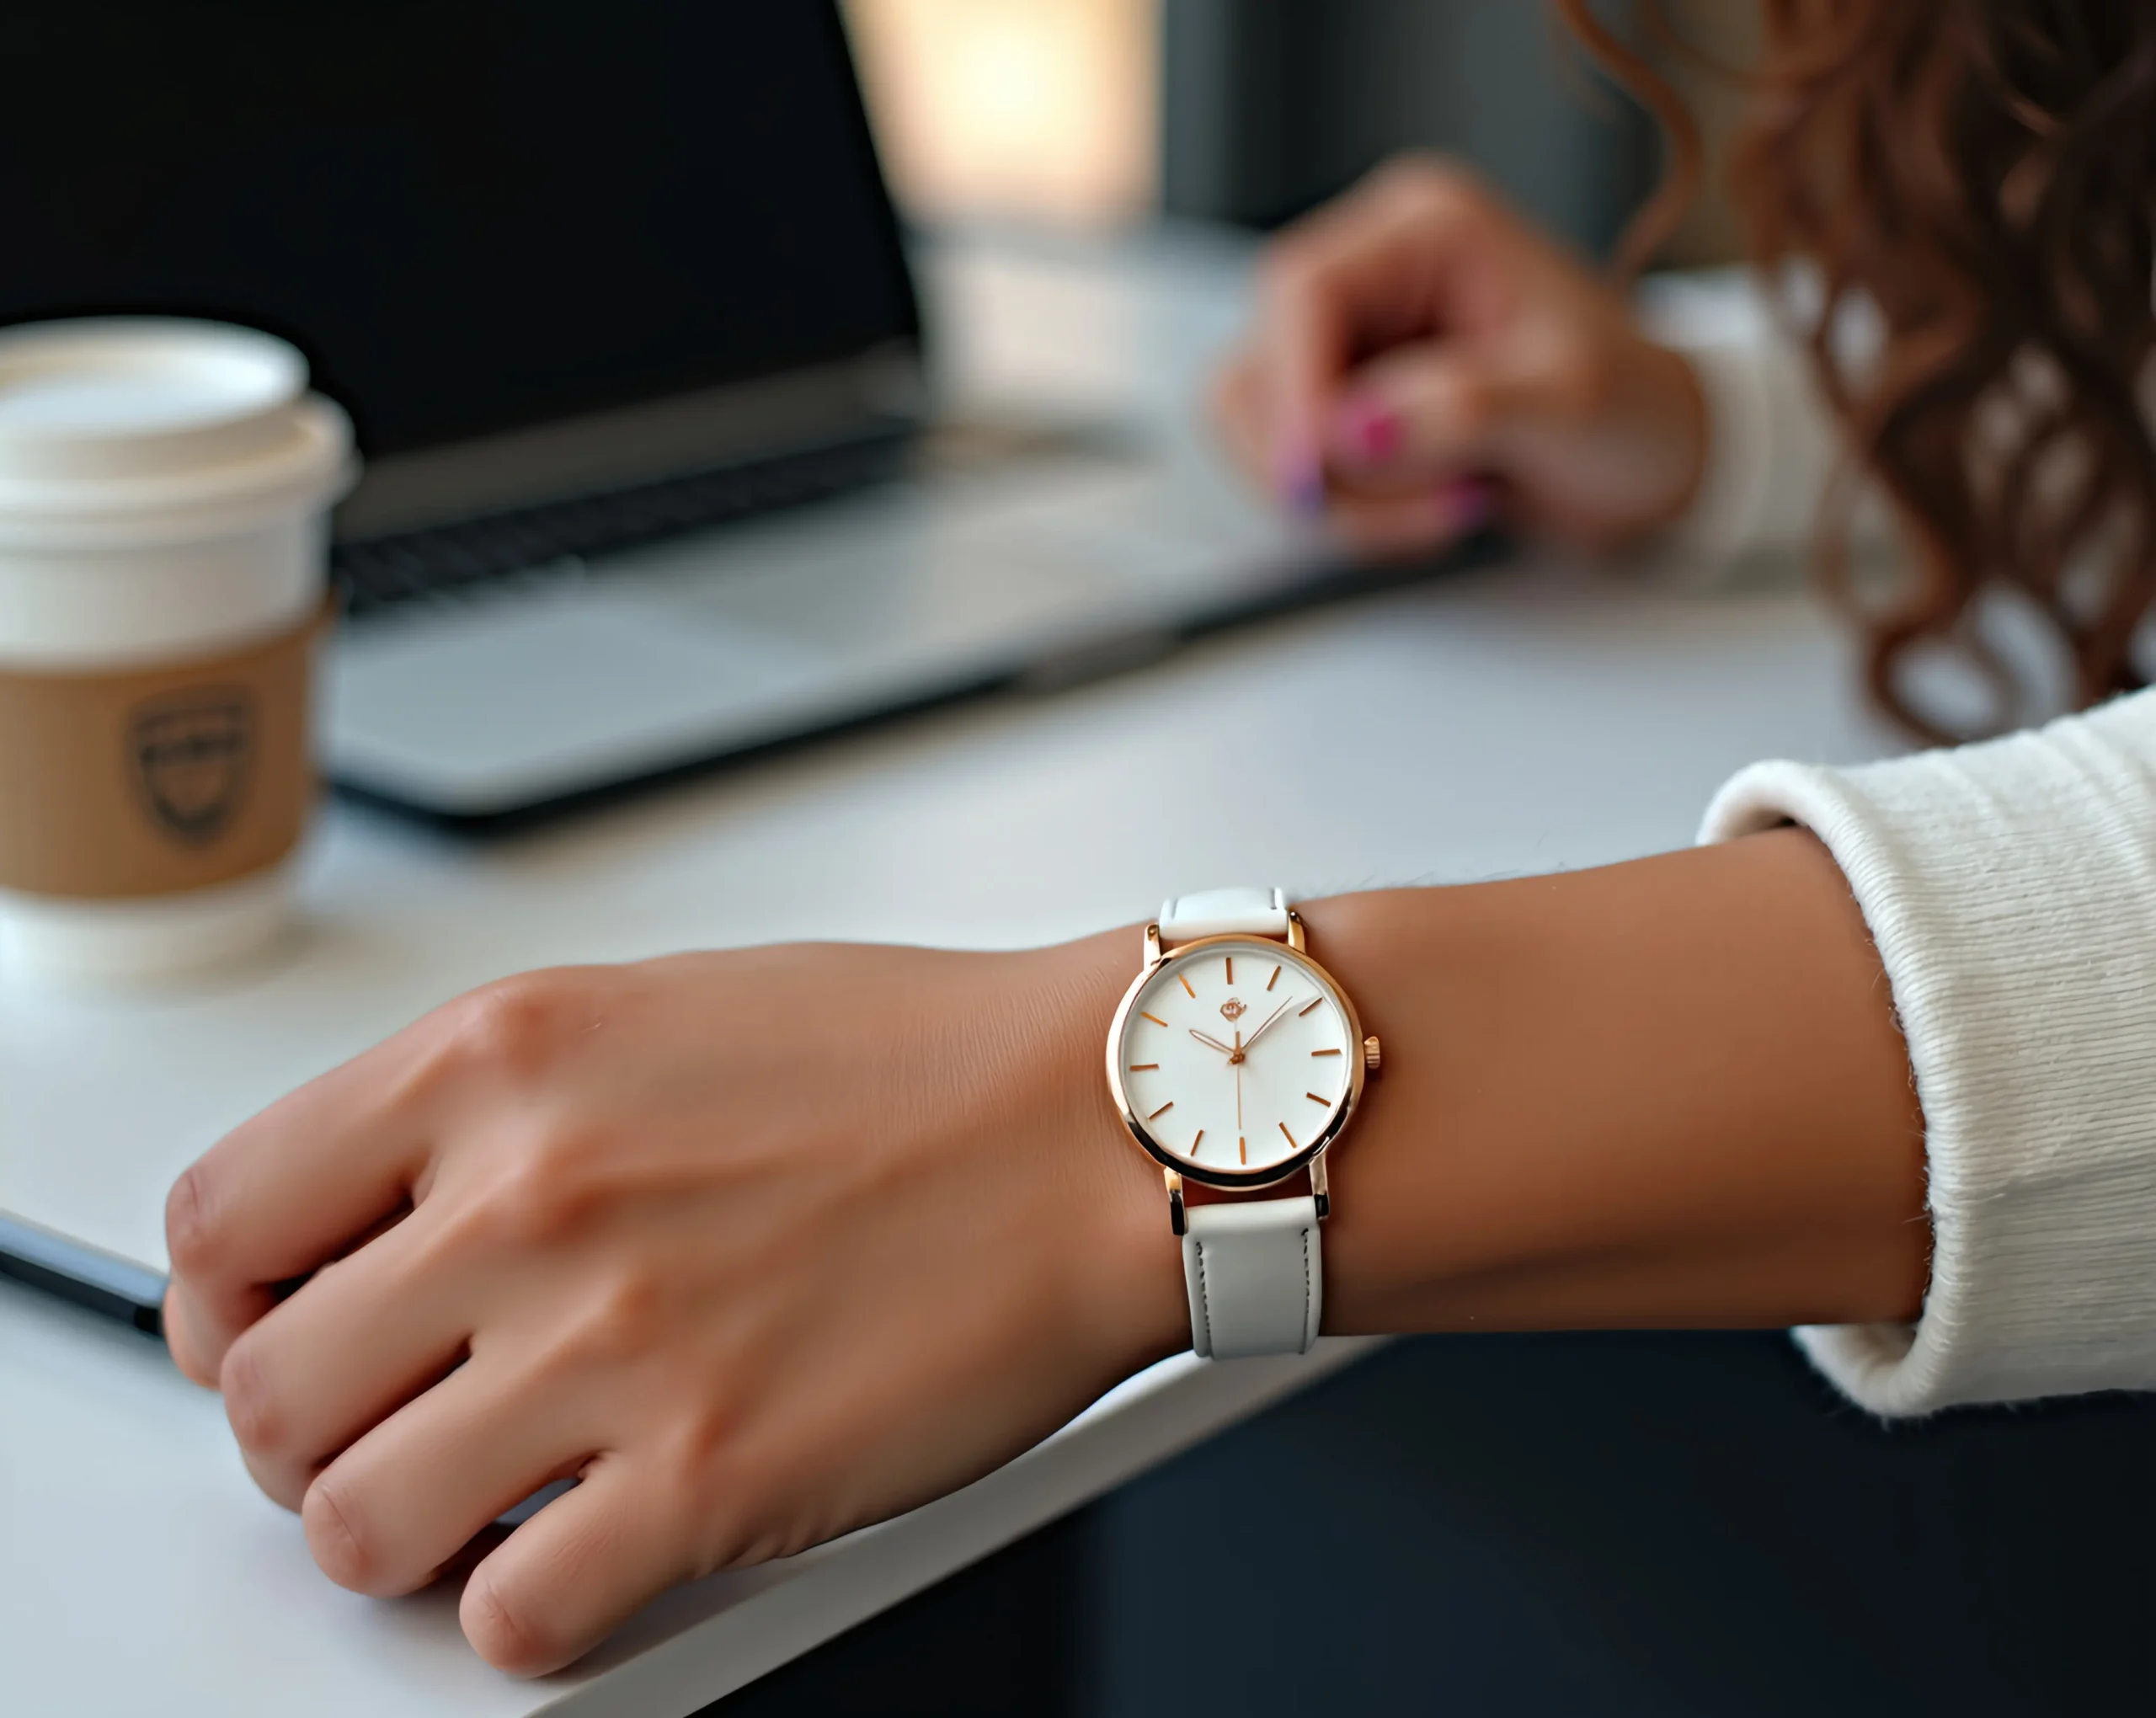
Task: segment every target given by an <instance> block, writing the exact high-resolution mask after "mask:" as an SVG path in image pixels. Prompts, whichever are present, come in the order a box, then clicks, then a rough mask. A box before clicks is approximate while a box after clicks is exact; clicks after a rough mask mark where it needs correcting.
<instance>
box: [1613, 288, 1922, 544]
mask: <svg viewBox="0 0 2156 1718" xmlns="http://www.w3.org/2000/svg"><path fill="white" fill-rule="evenodd" d="M1640 320H1641V327H1642V328H1644V329H1645V331H1646V333H1648V334H1649V335H1650V336H1652V338H1653V339H1656V340H1657V341H1659V342H1660V343H1661V344H1663V345H1665V346H1668V347H1669V348H1670V349H1673V351H1676V352H1678V353H1679V354H1681V355H1683V356H1684V359H1685V360H1686V361H1687V362H1688V363H1689V364H1690V365H1691V367H1692V373H1693V375H1694V376H1695V377H1696V378H1697V379H1698V381H1699V384H1700V395H1701V397H1702V398H1703V399H1704V400H1705V404H1706V412H1707V453H1706V462H1705V467H1703V469H1702V470H1701V472H1700V485H1699V488H1698V491H1697V492H1696V494H1694V497H1693V499H1692V504H1691V506H1690V507H1689V509H1688V510H1686V513H1685V515H1684V518H1683V519H1682V520H1679V521H1678V523H1677V524H1676V525H1675V526H1673V527H1672V528H1671V529H1670V530H1669V531H1666V532H1664V533H1663V534H1662V536H1661V537H1659V538H1658V539H1657V541H1656V542H1655V544H1654V545H1653V548H1654V553H1655V558H1656V560H1657V564H1660V565H1662V566H1665V567H1670V568H1677V569H1679V570H1680V572H1681V573H1682V574H1684V575H1688V576H1689V578H1690V579H1691V580H1692V581H1693V582H1694V583H1698V584H1713V583H1716V582H1721V581H1725V580H1727V579H1732V578H1734V577H1738V576H1742V575H1744V574H1748V573H1756V572H1759V571H1765V572H1768V573H1769V574H1771V575H1772V576H1774V577H1777V578H1780V579H1793V578H1796V577H1799V576H1801V573H1802V570H1803V565H1804V558H1803V551H1804V549H1805V548H1806V546H1807V545H1808V544H1809V542H1811V539H1812V531H1813V526H1815V524H1816V523H1817V519H1818V515H1819V504H1820V502H1821V500H1822V498H1823V497H1824V495H1825V494H1826V492H1827V488H1828V480H1829V479H1830V478H1832V477H1833V473H1834V471H1835V468H1836V467H1837V465H1838V462H1839V459H1840V455H1841V440H1840V435H1839V432H1838V430H1837V428H1836V426H1835V424H1834V422H1833V418H1832V416H1831V414H1830V413H1828V410H1827V408H1826V404H1825V402H1824V401H1823V400H1822V398H1821V397H1820V395H1819V391H1818V388H1817V386H1816V384H1815V383H1814V381H1813V379H1812V363H1811V360H1810V359H1809V358H1808V357H1807V356H1806V354H1805V353H1803V352H1802V351H1801V350H1800V349H1798V348H1797V347H1796V346H1795V345H1793V344H1790V341H1789V340H1788V339H1785V337H1784V335H1783V332H1782V330H1780V328H1778V327H1777V325H1776V323H1775V322H1774V317H1773V314H1772V312H1771V311H1770V310H1769V306H1768V303H1767V301H1766V300H1765V299H1764V297H1763V296H1761V294H1760V293H1759V291H1758V288H1757V286H1756V285H1755V283H1754V282H1753V279H1752V277H1751V275H1749V273H1748V272H1747V271H1745V270H1742V269H1710V270H1705V271H1702V272H1700V273H1698V274H1690V275H1659V276H1657V277H1655V278H1654V279H1653V280H1650V281H1649V282H1648V283H1647V285H1646V287H1645V288H1644V289H1643V291H1642V293H1641V302H1640ZM1849 523H1850V529H1851V542H1852V545H1853V546H1855V547H1870V546H1872V545H1875V544H1878V543H1882V542H1886V541H1887V537H1888V534H1889V524H1888V515H1887V512H1886V510H1885V509H1884V508H1883V507H1882V506H1881V504H1879V502H1878V500H1877V498H1876V496H1872V495H1870V494H1864V495H1861V496H1860V500H1859V504H1858V506H1857V509H1856V511H1855V513H1854V515H1852V517H1851V519H1850V521H1849Z"/></svg>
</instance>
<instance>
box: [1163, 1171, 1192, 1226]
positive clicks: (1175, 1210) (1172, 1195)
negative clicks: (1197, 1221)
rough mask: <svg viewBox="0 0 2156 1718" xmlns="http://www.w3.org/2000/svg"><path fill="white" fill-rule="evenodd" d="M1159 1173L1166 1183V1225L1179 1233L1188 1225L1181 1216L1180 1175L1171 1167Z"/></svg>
mask: <svg viewBox="0 0 2156 1718" xmlns="http://www.w3.org/2000/svg"><path fill="white" fill-rule="evenodd" d="M1161 1176H1162V1177H1163V1178H1164V1179H1165V1180H1166V1182H1167V1184H1168V1227H1169V1228H1171V1229H1172V1230H1175V1232H1176V1233H1177V1235H1181V1234H1182V1232H1183V1231H1184V1230H1187V1229H1188V1228H1189V1227H1190V1224H1188V1223H1187V1221H1186V1220H1185V1219H1184V1217H1183V1210H1182V1176H1179V1175H1177V1173H1176V1172H1175V1171H1173V1170H1172V1169H1164V1170H1162V1171H1161Z"/></svg>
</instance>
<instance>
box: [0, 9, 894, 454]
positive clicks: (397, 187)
mask: <svg viewBox="0 0 2156 1718" xmlns="http://www.w3.org/2000/svg"><path fill="white" fill-rule="evenodd" d="M0 88H5V90H6V92H7V95H6V99H4V100H0V234H3V235H5V237H4V239H0V324H4V323H15V322H21V321H29V320H35V319H37V318H40V317H54V316H74V315H82V314H86V313H89V314H100V313H108V312H121V313H125V312H163V313H170V314H179V315H189V316H205V317H218V318H221V319H225V320H228V321H232V322H237V323H247V324H249V325H251V326H253V327H256V328H266V329H268V330H270V332H272V333H279V334H281V335H283V336H285V337H286V339H290V340H292V341H293V342H295V343H296V344H297V345H299V346H300V347H301V349H302V350H304V351H305V352H306V353H307V356H308V359H309V360H310V361H311V362H312V365H313V366H314V371H315V377H316V381H317V384H318V386H319V387H322V388H323V391H324V392H328V393H329V394H330V395H332V396H333V397H335V398H337V399H338V400H339V401H340V402H341V403H343V404H344V406H345V407H346V408H349V409H350V412H351V413H352V415H353V417H354V419H355V422H356V424H357V426H358V429H359V433H360V443H361V446H362V447H363V448H365V449H366V451H367V452H368V453H370V454H371V455H375V456H381V455H384V454H392V453H403V452H407V451H413V450H416V449H421V448H427V447H432V446H439V445H441V444H443V443H446V442H451V441H456V440H463V439H465V438H467V437H470V436H474V435H485V434H489V433H493V432H495V431H499V430H510V429H515V428H517V427H520V426H521V425H524V424H530V423H533V422H537V421H542V420H547V419H556V418H559V417H563V416H568V415H570V414H574V413H582V412H587V411H595V410H600V409H604V408H609V407H614V406H621V405H627V404H630V403H637V402H641V401H644V400H648V399H652V398H654V397H661V396H664V395H667V394H672V393H678V392H689V391H691V390H694V389H699V388H704V387H712V386H715V385H717V384H719V383H723V382H728V381H739V380H745V379H748V378H750V377H753V376H759V375H766V374H770V373H772V372H776V371H785V370H791V369H795V368H798V367H800V366H803V365H809V364H813V363H816V362H818V361H820V360H833V359H839V358H843V357H846V356H850V355H855V354H857V353H861V352H863V351H865V350H867V349H872V348H874V347H878V346H880V345H883V344H887V343H890V342H893V341H910V340H913V339H917V336H918V328H917V323H916V317H915V307H914V301H913V296H912V291H911V288H910V285H909V283H908V280H907V276H906V272H905V263H904V260H903V259H902V257H901V255H900V253H899V241H898V233H897V230H896V225H895V221H894V217H893V216H892V212H891V209H890V205H889V199H888V198H887V196H886V195H885V192H884V189H883V181H882V179H881V176H880V175H879V173H878V168H877V165H876V160H875V155H874V152H873V148H872V147H871V144H870V141H869V136H868V130H867V122H866V120H865V119H864V117H863V115H862V109H861V102H860V97H859V94H858V92H857V88H856V86H855V83H854V79H853V73H852V68H851V61H850V60H849V58H848V55H847V51H846V41H845V37H844V34H843V31H842V29H841V24H840V22H839V19H838V16H837V13H836V12H835V8H833V7H832V6H830V5H828V4H824V3H814V4H810V3H803V0H184V3H174V0H7V4H6V5H5V6H4V7H0Z"/></svg>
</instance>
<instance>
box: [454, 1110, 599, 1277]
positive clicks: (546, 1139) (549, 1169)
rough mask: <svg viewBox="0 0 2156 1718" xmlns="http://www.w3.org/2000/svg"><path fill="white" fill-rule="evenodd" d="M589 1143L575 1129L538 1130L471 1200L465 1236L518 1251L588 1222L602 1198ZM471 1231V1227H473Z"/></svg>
mask: <svg viewBox="0 0 2156 1718" xmlns="http://www.w3.org/2000/svg"><path fill="white" fill-rule="evenodd" d="M593 1162H594V1158H593V1155H592V1150H591V1147H590V1142H589V1140H588V1139H585V1138H584V1136H582V1135H579V1134H566V1133H561V1132H552V1131H550V1132H547V1133H544V1134H540V1135H539V1136H538V1137H537V1138H536V1139H533V1140H532V1141H531V1143H530V1144H526V1146H525V1147H524V1148H523V1149H522V1150H519V1151H517V1152H515V1154H514V1155H512V1156H511V1157H510V1160H509V1161H507V1162H506V1163H504V1164H503V1165H502V1166H501V1167H500V1168H499V1170H498V1171H496V1172H495V1174H494V1176H493V1177H492V1179H491V1181H490V1182H489V1183H488V1186H487V1188H486V1191H485V1192H484V1194H483V1196H482V1197H481V1198H478V1199H477V1200H475V1201H474V1202H472V1205H471V1206H470V1208H469V1209H468V1211H467V1219H466V1225H465V1227H466V1235H465V1237H464V1238H466V1239H471V1240H478V1242H479V1243H480V1244H481V1245H482V1246H489V1247H494V1248H501V1249H506V1250H508V1251H515V1252H521V1251H532V1250H535V1249H539V1248H544V1247H549V1246H554V1245H556V1244H558V1242H560V1241H562V1240H566V1239H568V1238H569V1237H571V1236H573V1235H577V1234H579V1233H581V1232H582V1231H583V1230H586V1229H587V1228H589V1227H590V1224H591V1222H592V1221H593V1219H595V1217H596V1215H597V1214H598V1212H599V1209H600V1204H601V1203H602V1193H601V1189H600V1187H599V1186H598V1185H597V1183H596V1182H595V1177H594V1176H593V1173H592V1164H593ZM474 1231H476V1232H474Z"/></svg>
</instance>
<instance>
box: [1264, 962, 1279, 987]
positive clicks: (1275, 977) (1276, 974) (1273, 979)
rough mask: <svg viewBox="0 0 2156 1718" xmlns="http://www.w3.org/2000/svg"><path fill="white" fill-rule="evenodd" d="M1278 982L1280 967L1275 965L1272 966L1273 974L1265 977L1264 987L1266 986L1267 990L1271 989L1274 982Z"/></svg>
mask: <svg viewBox="0 0 2156 1718" xmlns="http://www.w3.org/2000/svg"><path fill="white" fill-rule="evenodd" d="M1279 982H1280V968H1278V967H1275V968H1273V976H1272V977H1271V978H1269V979H1267V980H1266V981H1265V988H1266V989H1267V990H1271V989H1272V988H1273V986H1274V985H1275V984H1278V983H1279Z"/></svg>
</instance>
